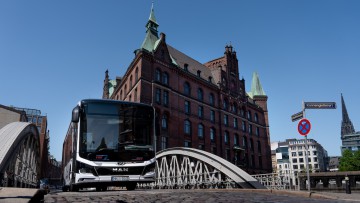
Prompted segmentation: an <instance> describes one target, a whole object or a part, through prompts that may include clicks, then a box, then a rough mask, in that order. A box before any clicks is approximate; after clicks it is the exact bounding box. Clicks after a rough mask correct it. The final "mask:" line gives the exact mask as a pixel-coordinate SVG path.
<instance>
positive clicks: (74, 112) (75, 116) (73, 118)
mask: <svg viewBox="0 0 360 203" xmlns="http://www.w3.org/2000/svg"><path fill="white" fill-rule="evenodd" d="M79 115H80V107H79V106H76V107H75V108H74V109H73V110H72V116H71V122H74V123H78V122H79Z"/></svg>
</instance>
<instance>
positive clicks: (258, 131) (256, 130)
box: [255, 127, 260, 136]
mask: <svg viewBox="0 0 360 203" xmlns="http://www.w3.org/2000/svg"><path fill="white" fill-rule="evenodd" d="M255 135H256V136H259V135H260V129H259V127H256V129H255Z"/></svg>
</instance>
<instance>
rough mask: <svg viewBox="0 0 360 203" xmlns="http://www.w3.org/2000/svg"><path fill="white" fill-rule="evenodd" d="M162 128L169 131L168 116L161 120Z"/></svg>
mask: <svg viewBox="0 0 360 203" xmlns="http://www.w3.org/2000/svg"><path fill="white" fill-rule="evenodd" d="M161 128H162V129H167V128H168V117H167V115H166V114H164V115H163V116H162V118H161Z"/></svg>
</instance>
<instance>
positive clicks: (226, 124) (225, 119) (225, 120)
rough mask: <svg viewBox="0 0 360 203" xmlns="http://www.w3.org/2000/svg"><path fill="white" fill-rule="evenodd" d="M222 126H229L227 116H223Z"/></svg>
mask: <svg viewBox="0 0 360 203" xmlns="http://www.w3.org/2000/svg"><path fill="white" fill-rule="evenodd" d="M224 125H225V126H228V125H229V117H228V115H226V114H224Z"/></svg>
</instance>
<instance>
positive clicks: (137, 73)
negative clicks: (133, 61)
mask: <svg viewBox="0 0 360 203" xmlns="http://www.w3.org/2000/svg"><path fill="white" fill-rule="evenodd" d="M138 79H139V69H138V67H136V70H135V81H138Z"/></svg>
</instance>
